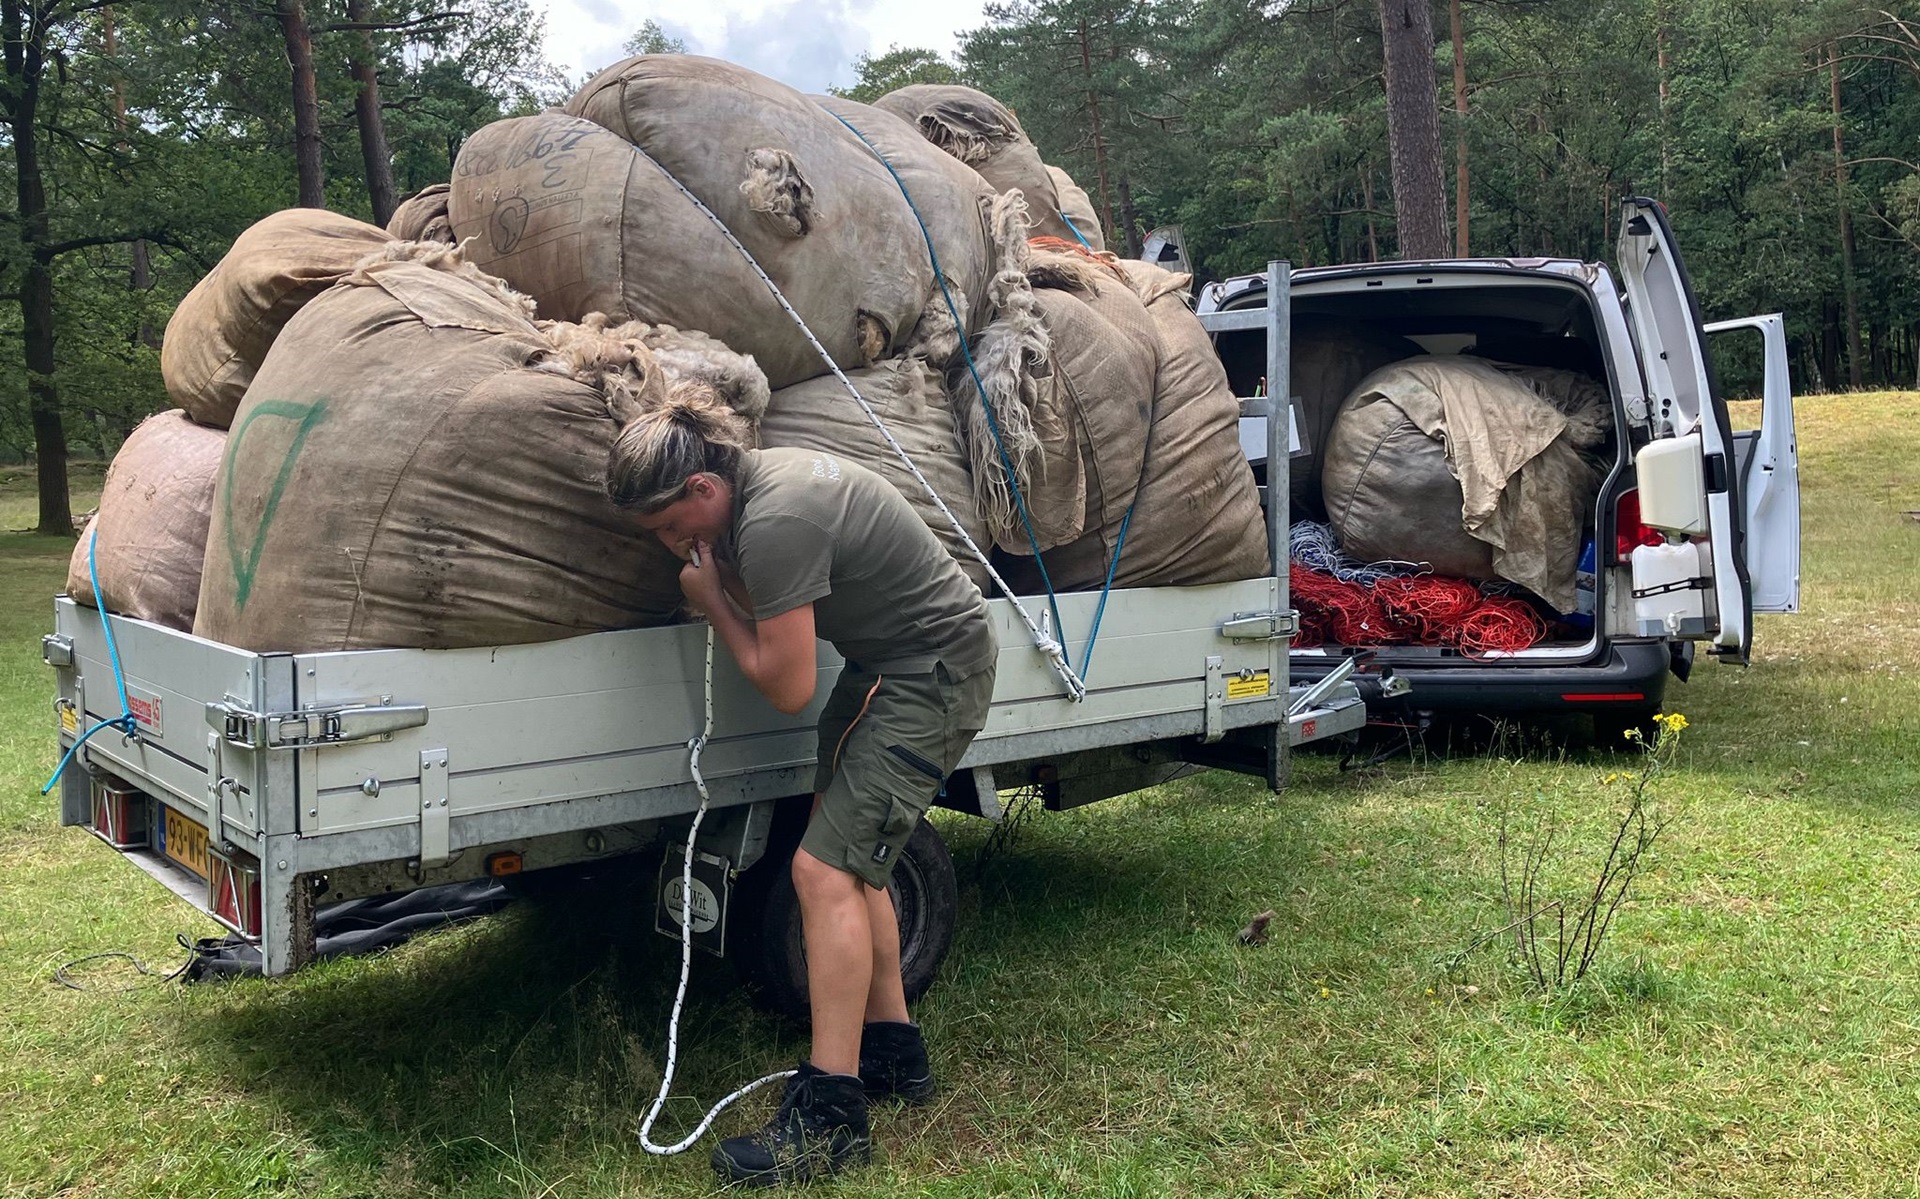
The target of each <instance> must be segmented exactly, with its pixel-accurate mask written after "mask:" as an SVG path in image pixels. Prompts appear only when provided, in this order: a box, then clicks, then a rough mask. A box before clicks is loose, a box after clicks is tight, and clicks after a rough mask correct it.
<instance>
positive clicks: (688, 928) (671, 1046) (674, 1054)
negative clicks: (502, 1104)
mask: <svg viewBox="0 0 1920 1199" xmlns="http://www.w3.org/2000/svg"><path fill="white" fill-rule="evenodd" d="M706 693H707V694H706V723H705V725H703V726H702V727H701V730H700V735H699V736H698V737H695V738H694V739H693V740H691V741H689V742H687V749H688V750H689V751H691V752H690V765H691V768H692V770H693V785H694V787H696V788H697V789H698V790H699V792H700V808H699V810H698V811H696V812H695V813H694V814H693V827H692V828H690V829H688V830H687V856H686V860H685V861H684V862H682V863H681V866H680V988H679V990H677V991H675V992H674V994H673V1014H672V1015H671V1016H669V1017H668V1018H667V1068H666V1070H665V1072H664V1073H662V1074H661V1075H660V1094H658V1095H657V1096H655V1097H654V1100H653V1107H652V1108H651V1109H650V1110H649V1111H648V1112H647V1118H646V1119H645V1120H644V1121H642V1122H641V1124H640V1147H641V1148H642V1149H645V1150H646V1151H647V1152H648V1153H651V1154H654V1155H655V1156H658V1157H671V1156H672V1155H674V1154H676V1153H685V1152H686V1151H687V1150H688V1149H690V1148H692V1147H693V1143H694V1142H695V1141H697V1140H699V1139H700V1138H701V1137H703V1136H705V1135H706V1133H707V1129H709V1128H711V1127H713V1122H714V1120H716V1119H718V1118H719V1116H720V1113H721V1112H724V1111H726V1110H727V1109H728V1108H729V1107H732V1106H733V1105H734V1104H735V1103H737V1102H738V1101H740V1100H742V1099H745V1098H746V1097H747V1096H748V1095H751V1094H753V1093H754V1092H755V1091H757V1090H759V1089H760V1088H761V1087H764V1086H766V1085H767V1084H768V1083H770V1082H779V1081H780V1080H781V1079H783V1078H790V1077H792V1076H793V1074H794V1071H792V1070H782V1071H780V1072H778V1073H776V1074H769V1075H767V1076H766V1077H765V1078H757V1079H755V1080H754V1081H752V1082H750V1083H748V1084H747V1085H746V1086H744V1087H741V1088H740V1089H739V1090H737V1091H735V1092H734V1093H733V1094H731V1095H728V1096H727V1097H726V1098H725V1099H722V1100H721V1101H720V1102H718V1103H716V1104H714V1105H713V1109H712V1110H711V1111H709V1112H708V1113H707V1115H706V1118H705V1119H703V1120H701V1121H700V1123H699V1124H697V1125H695V1126H694V1129H693V1131H692V1132H690V1133H688V1134H687V1136H686V1139H685V1140H683V1141H679V1142H677V1143H675V1144H672V1145H656V1144H654V1142H653V1122H654V1121H655V1120H658V1119H659V1118H660V1112H661V1111H662V1110H663V1109H664V1108H665V1107H666V1106H667V1092H668V1091H670V1090H672V1089H673V1072H674V1070H675V1068H676V1067H677V1065H678V1063H679V1059H680V1009H681V1007H682V1006H683V1005H684V1004H685V1003H686V1001H687V978H688V976H689V975H690V974H691V973H692V970H693V847H694V845H695V844H697V843H698V841H699V838H700V821H701V819H702V818H703V817H705V816H706V814H707V799H708V795H707V780H706V777H705V776H704V775H702V774H701V773H700V751H702V750H704V749H705V748H706V747H707V738H709V737H711V736H713V626H712V625H711V624H709V625H708V626H707V677H706Z"/></svg>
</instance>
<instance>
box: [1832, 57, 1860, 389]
mask: <svg viewBox="0 0 1920 1199" xmlns="http://www.w3.org/2000/svg"><path fill="white" fill-rule="evenodd" d="M1827 72H1828V76H1827V77H1828V78H1829V79H1830V80H1832V83H1833V185H1834V188H1835V191H1836V198H1837V201H1838V204H1839V208H1840V287H1841V290H1842V291H1843V292H1844V293H1845V295H1846V298H1847V386H1849V387H1851V388H1852V389H1853V390H1855V391H1859V390H1860V297H1859V295H1858V294H1857V290H1856V289H1855V287H1854V283H1853V217H1852V216H1851V214H1849V213H1848V211H1847V151H1846V144H1845V142H1844V140H1843V139H1842V137H1841V133H1840V48H1839V47H1838V46H1835V47H1834V48H1833V52H1832V55H1831V57H1829V58H1828V60H1827Z"/></svg>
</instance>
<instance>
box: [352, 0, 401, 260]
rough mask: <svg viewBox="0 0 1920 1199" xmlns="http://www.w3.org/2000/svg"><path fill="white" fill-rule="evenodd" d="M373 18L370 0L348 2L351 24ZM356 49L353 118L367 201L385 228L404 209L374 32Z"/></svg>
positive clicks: (359, 37)
mask: <svg viewBox="0 0 1920 1199" xmlns="http://www.w3.org/2000/svg"><path fill="white" fill-rule="evenodd" d="M372 19H373V15H372V12H371V11H370V6H369V5H368V3H367V0H347V20H348V21H350V22H352V23H354V24H356V25H364V24H367V23H368V22H370V21H372ZM356 41H357V44H356V49H355V50H354V52H353V53H352V54H351V55H349V56H348V58H347V65H348V67H349V68H350V69H351V70H352V71H353V78H354V80H355V81H356V82H358V83H359V84H360V94H359V95H357V96H355V97H354V101H353V115H354V119H355V120H356V122H357V123H358V124H359V126H360V157H361V159H362V160H363V161H364V162H365V163H366V164H367V198H368V199H369V200H371V201H372V202H373V223H374V224H376V225H385V224H386V223H387V221H388V219H389V218H391V217H392V216H393V210H394V209H396V208H398V207H399V206H400V201H399V198H398V197H396V196H395V195H394V189H393V156H392V155H391V154H389V153H388V152H387V125H386V121H385V120H383V119H382V118H381V115H380V52H379V50H378V49H377V48H376V47H375V46H374V44H373V32H372V31H371V30H367V29H362V30H359V31H358V33H357V34H356Z"/></svg>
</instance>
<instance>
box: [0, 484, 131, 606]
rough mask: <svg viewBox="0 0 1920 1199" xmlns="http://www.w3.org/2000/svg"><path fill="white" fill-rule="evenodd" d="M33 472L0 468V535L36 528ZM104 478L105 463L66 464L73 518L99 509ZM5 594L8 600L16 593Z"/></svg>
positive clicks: (37, 503) (36, 516)
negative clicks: (101, 485)
mask: <svg viewBox="0 0 1920 1199" xmlns="http://www.w3.org/2000/svg"><path fill="white" fill-rule="evenodd" d="M33 470H34V468H33V467H31V466H0V534H6V533H22V532H26V531H28V530H31V529H34V528H36V527H38V526H39V524H40V500H39V496H38V494H37V493H36V492H35V491H34V475H33ZM106 475H107V464H106V463H104V462H91V461H84V460H83V461H76V462H70V463H68V464H67V489H68V490H67V493H68V500H67V502H68V504H69V505H70V506H71V507H72V509H73V514H74V515H75V516H76V517H77V516H83V515H85V514H86V513H88V512H91V511H93V510H94V508H96V507H97V506H99V503H100V484H101V483H102V482H103V481H104V480H105V478H106ZM7 594H8V596H9V597H10V598H11V597H12V596H13V595H14V594H15V593H13V592H8V593H7Z"/></svg>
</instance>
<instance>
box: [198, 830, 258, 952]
mask: <svg viewBox="0 0 1920 1199" xmlns="http://www.w3.org/2000/svg"><path fill="white" fill-rule="evenodd" d="M207 908H208V910H209V911H210V912H211V913H212V914H213V918H214V919H215V920H218V921H219V922H220V923H222V924H224V925H226V926H227V927H228V928H230V929H232V930H233V931H234V932H237V933H239V934H240V935H241V936H243V937H247V938H249V939H251V940H259V938H260V867H259V863H257V862H256V861H254V860H253V858H251V857H250V856H248V855H246V854H240V853H236V854H233V855H231V856H229V855H227V854H224V853H221V852H220V851H219V850H217V849H214V848H212V847H211V846H209V847H208V849H207Z"/></svg>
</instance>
